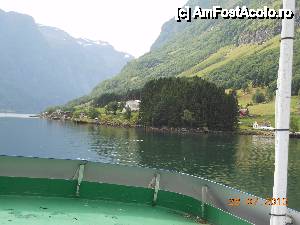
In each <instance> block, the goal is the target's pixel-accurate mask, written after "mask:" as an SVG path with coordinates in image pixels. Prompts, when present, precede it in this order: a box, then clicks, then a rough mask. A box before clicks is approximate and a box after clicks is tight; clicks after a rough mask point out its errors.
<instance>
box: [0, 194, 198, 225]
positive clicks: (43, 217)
mask: <svg viewBox="0 0 300 225" xmlns="http://www.w3.org/2000/svg"><path fill="white" fill-rule="evenodd" d="M0 202H1V204H0V218H1V220H0V224H1V225H6V224H7V225H15V224H20V225H21V224H22V225H27V224H28V225H37V224H39V225H41V224H43V225H47V224H64V225H71V224H72V225H74V224H81V225H96V224H99V225H100V224H101V225H141V224H143V225H153V224H155V225H195V224H198V225H199V224H201V223H199V221H195V219H191V218H188V217H187V216H185V215H183V214H180V213H177V212H176V211H173V210H169V209H166V208H163V207H159V206H155V207H152V206H147V205H142V204H132V203H120V202H115V201H104V200H88V199H80V198H60V197H38V196H14V195H10V196H0Z"/></svg>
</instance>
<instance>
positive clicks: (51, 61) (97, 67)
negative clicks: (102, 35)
mask: <svg viewBox="0 0 300 225" xmlns="http://www.w3.org/2000/svg"><path fill="white" fill-rule="evenodd" d="M80 42H82V43H85V44H82V43H81V44H80ZM0 49H1V52H0V110H2V111H8V110H10V111H17V112H39V111H41V110H42V109H44V108H45V107H47V106H49V105H59V104H64V103H66V102H67V101H69V100H71V99H74V98H77V97H80V96H82V95H85V94H87V93H89V92H90V91H91V89H92V88H93V87H94V86H95V85H96V84H97V83H99V82H100V81H101V80H104V79H107V78H110V77H112V76H113V75H115V74H117V73H118V72H119V71H120V70H121V68H122V67H123V66H124V65H125V64H126V63H127V62H129V61H130V60H132V59H133V56H131V55H130V54H128V53H124V52H119V51H116V50H115V49H114V48H113V46H111V45H110V44H109V43H107V42H104V41H92V40H87V39H78V38H73V37H72V36H71V35H69V34H68V33H67V32H65V31H63V30H61V29H59V28H55V27H49V26H45V25H40V24H37V23H35V21H34V19H33V18H32V17H31V16H28V15H26V14H21V13H17V12H5V11H4V10H0Z"/></svg>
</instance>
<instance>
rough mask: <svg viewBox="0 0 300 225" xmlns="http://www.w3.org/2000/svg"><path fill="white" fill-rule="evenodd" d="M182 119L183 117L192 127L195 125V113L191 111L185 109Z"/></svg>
mask: <svg viewBox="0 0 300 225" xmlns="http://www.w3.org/2000/svg"><path fill="white" fill-rule="evenodd" d="M182 119H183V121H185V122H186V123H188V124H189V126H190V127H193V123H194V121H195V118H194V114H193V113H192V112H191V111H189V110H187V109H185V110H184V111H183V116H182Z"/></svg>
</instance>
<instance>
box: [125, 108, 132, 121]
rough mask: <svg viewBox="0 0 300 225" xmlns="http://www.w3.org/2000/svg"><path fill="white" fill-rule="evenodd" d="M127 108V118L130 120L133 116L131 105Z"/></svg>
mask: <svg viewBox="0 0 300 225" xmlns="http://www.w3.org/2000/svg"><path fill="white" fill-rule="evenodd" d="M125 110H126V111H125V118H126V119H128V120H130V118H131V109H130V107H126V108H125Z"/></svg>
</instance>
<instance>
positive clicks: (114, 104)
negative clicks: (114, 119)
mask: <svg viewBox="0 0 300 225" xmlns="http://www.w3.org/2000/svg"><path fill="white" fill-rule="evenodd" d="M118 107H119V105H118V102H116V101H113V102H110V103H108V104H107V106H105V111H106V112H108V113H110V112H112V113H113V114H114V115H116V114H117V110H118Z"/></svg>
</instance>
